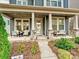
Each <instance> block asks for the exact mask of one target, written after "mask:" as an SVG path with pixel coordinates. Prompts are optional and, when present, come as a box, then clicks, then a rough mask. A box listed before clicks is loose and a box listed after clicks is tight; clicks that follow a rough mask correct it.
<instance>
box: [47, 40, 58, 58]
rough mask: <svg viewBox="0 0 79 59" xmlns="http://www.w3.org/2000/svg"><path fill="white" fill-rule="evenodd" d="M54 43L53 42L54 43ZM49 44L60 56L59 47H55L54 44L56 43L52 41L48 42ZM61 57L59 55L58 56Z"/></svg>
mask: <svg viewBox="0 0 79 59" xmlns="http://www.w3.org/2000/svg"><path fill="white" fill-rule="evenodd" d="M52 43H53V44H52ZM48 45H49V47H50V48H51V50H52V51H53V52H54V53H55V54H56V55H57V57H58V48H57V47H55V46H54V45H55V43H54V42H53V41H50V42H49V43H48ZM58 58H59V57H58Z"/></svg>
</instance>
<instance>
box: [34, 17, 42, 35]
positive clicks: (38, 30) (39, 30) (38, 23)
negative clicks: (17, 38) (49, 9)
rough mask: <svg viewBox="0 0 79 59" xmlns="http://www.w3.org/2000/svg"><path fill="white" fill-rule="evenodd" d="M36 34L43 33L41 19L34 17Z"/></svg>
mask: <svg viewBox="0 0 79 59" xmlns="http://www.w3.org/2000/svg"><path fill="white" fill-rule="evenodd" d="M35 21H36V24H35V25H36V35H43V19H42V18H36V20H35Z"/></svg>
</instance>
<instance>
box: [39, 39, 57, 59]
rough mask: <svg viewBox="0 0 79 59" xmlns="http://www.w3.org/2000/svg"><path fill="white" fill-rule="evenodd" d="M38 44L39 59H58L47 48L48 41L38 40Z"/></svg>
mask: <svg viewBox="0 0 79 59" xmlns="http://www.w3.org/2000/svg"><path fill="white" fill-rule="evenodd" d="M38 44H39V48H40V51H41V59H58V58H57V56H56V55H55V53H53V52H52V50H51V49H50V47H49V46H48V41H42V40H40V41H38Z"/></svg>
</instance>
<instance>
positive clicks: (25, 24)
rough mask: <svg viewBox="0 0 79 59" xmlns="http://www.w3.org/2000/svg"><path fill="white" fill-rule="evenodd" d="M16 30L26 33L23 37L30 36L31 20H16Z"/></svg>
mask: <svg viewBox="0 0 79 59" xmlns="http://www.w3.org/2000/svg"><path fill="white" fill-rule="evenodd" d="M15 30H16V31H22V32H24V34H23V35H29V32H30V20H29V19H16V20H15Z"/></svg>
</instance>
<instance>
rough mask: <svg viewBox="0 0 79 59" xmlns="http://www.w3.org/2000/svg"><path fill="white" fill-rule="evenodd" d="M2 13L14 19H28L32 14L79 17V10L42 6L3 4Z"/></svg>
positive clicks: (0, 7)
mask: <svg viewBox="0 0 79 59" xmlns="http://www.w3.org/2000/svg"><path fill="white" fill-rule="evenodd" d="M0 12H2V13H5V14H7V15H9V16H12V17H28V16H31V12H35V13H39V14H43V15H46V14H48V13H52V14H53V15H57V16H58V15H61V16H74V15H79V9H71V8H56V7H41V6H18V5H11V4H1V3H0Z"/></svg>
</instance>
